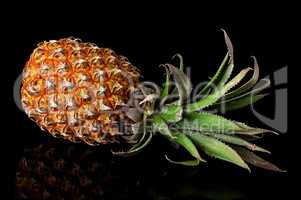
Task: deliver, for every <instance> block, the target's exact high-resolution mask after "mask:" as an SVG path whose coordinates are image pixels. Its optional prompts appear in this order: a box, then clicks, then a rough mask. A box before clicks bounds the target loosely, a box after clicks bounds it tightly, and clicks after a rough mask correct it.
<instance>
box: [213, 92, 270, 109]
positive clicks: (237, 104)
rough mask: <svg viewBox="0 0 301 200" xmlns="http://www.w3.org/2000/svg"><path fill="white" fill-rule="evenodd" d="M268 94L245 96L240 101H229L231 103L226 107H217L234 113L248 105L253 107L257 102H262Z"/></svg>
mask: <svg viewBox="0 0 301 200" xmlns="http://www.w3.org/2000/svg"><path fill="white" fill-rule="evenodd" d="M267 95H268V94H258V95H255V96H253V95H248V96H245V97H243V98H241V99H238V100H233V101H229V102H225V104H224V105H222V106H220V107H216V108H217V109H219V110H223V111H232V110H237V109H240V108H244V107H246V106H248V105H252V104H254V103H256V102H257V101H259V100H261V99H262V98H264V97H265V96H267Z"/></svg>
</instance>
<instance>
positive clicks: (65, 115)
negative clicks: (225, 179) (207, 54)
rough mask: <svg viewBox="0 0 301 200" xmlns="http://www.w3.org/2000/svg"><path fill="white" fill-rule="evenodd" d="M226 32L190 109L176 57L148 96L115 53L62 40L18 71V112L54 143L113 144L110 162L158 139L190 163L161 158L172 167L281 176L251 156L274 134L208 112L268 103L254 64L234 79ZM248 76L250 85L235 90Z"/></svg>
mask: <svg viewBox="0 0 301 200" xmlns="http://www.w3.org/2000/svg"><path fill="white" fill-rule="evenodd" d="M223 32H224V37H225V43H226V46H227V50H228V51H227V54H226V56H225V57H224V59H223V61H222V63H221V65H220V67H219V69H218V71H217V72H216V74H215V75H214V76H213V77H212V79H211V80H210V81H208V83H207V84H206V85H205V86H203V87H202V88H201V90H200V91H199V93H198V98H197V99H195V100H194V101H191V97H192V85H191V82H190V80H189V78H188V77H187V75H186V74H185V68H184V65H183V59H182V57H181V55H179V54H177V55H176V57H177V58H178V59H179V60H180V66H179V67H178V68H177V67H175V66H174V65H172V64H169V63H167V64H164V65H162V66H163V67H164V68H165V70H166V80H165V82H164V83H163V85H162V87H160V88H156V87H155V88H153V87H150V85H148V84H143V82H141V81H140V79H139V78H140V73H139V70H138V69H137V68H136V67H134V66H133V65H132V64H131V63H130V62H129V61H128V60H127V58H125V57H123V56H120V55H117V54H116V53H115V52H114V51H113V50H111V49H108V48H99V47H97V46H96V45H95V44H91V43H84V42H82V41H81V40H79V39H74V38H65V39H60V40H55V41H49V42H43V43H40V44H39V45H38V47H37V48H36V49H35V50H34V52H33V53H32V55H31V57H30V59H29V61H28V62H27V64H26V66H25V68H24V71H23V80H22V86H21V99H22V105H23V107H24V110H25V112H26V114H27V115H28V116H29V117H30V119H32V120H33V121H35V122H36V123H37V124H38V125H39V126H40V128H41V129H42V130H44V131H47V132H49V133H50V134H52V135H53V136H54V137H61V138H64V139H67V140H70V141H72V142H84V143H87V144H89V145H99V144H111V145H112V147H114V145H115V144H117V145H118V149H117V151H115V150H116V149H114V148H113V149H112V152H113V154H114V155H119V156H127V155H133V154H136V153H138V152H140V151H141V150H143V149H144V148H145V147H146V146H147V145H148V144H149V143H150V141H151V140H152V137H153V135H154V134H158V135H159V136H162V137H163V138H166V139H167V140H169V141H170V143H172V144H176V145H175V146H180V147H182V148H183V149H185V150H187V152H188V153H189V154H190V156H191V159H187V160H183V161H182V160H176V159H171V158H170V157H169V156H167V155H166V159H167V160H168V161H170V162H171V163H174V164H180V165H186V166H195V165H199V163H201V162H206V160H207V159H206V158H205V157H204V155H202V154H206V155H207V156H210V157H214V158H218V159H221V160H224V161H227V162H230V163H233V164H236V165H238V166H240V167H242V168H245V169H247V170H250V168H249V166H248V165H247V164H246V162H247V163H250V164H253V165H256V166H258V167H262V168H265V169H268V170H274V171H281V170H280V169H279V168H278V167H276V166H275V165H273V164H271V163H269V162H267V161H265V160H263V159H262V158H260V157H258V156H257V155H255V154H254V152H255V151H259V152H265V153H269V151H268V150H266V149H264V148H262V147H259V146H257V145H255V144H253V143H251V142H252V141H254V140H256V139H259V138H260V136H261V135H262V134H263V133H268V132H273V131H270V130H266V129H262V128H255V127H251V126H249V125H246V124H244V123H241V122H238V121H233V120H228V119H226V118H224V117H223V116H221V115H220V114H213V113H212V112H211V111H212V110H215V111H216V110H217V111H219V113H222V112H220V111H230V110H235V109H239V108H242V107H245V106H247V105H249V104H250V103H253V102H256V101H258V100H260V99H262V98H263V97H264V96H265V94H260V92H261V91H262V90H263V89H265V88H266V87H268V86H269V83H270V82H269V80H267V79H262V80H260V81H259V83H258V84H257V85H255V84H256V83H257V82H258V78H259V77H258V76H259V67H258V64H257V61H256V59H255V57H254V58H253V60H254V66H253V68H250V67H248V68H245V69H242V70H241V71H240V72H239V73H238V74H237V75H235V76H234V77H233V78H231V74H232V71H233V67H234V57H233V47H232V43H231V41H230V39H229V37H228V35H227V33H226V32H225V31H223ZM251 71H253V75H252V77H251V78H250V80H248V81H247V82H246V83H245V84H242V85H239V83H240V82H241V81H242V80H243V79H244V78H245V77H246V75H247V74H249V72H251ZM172 81H173V82H172ZM172 83H174V84H172ZM171 97H173V98H171ZM200 150H202V151H200Z"/></svg>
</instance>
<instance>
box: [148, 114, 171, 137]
mask: <svg viewBox="0 0 301 200" xmlns="http://www.w3.org/2000/svg"><path fill="white" fill-rule="evenodd" d="M152 122H153V130H155V131H157V132H159V133H161V134H162V135H163V136H165V137H167V138H168V139H175V136H173V135H172V133H171V131H170V130H169V127H168V125H167V123H166V122H165V121H164V119H162V118H161V117H160V116H159V115H154V116H153V117H152Z"/></svg>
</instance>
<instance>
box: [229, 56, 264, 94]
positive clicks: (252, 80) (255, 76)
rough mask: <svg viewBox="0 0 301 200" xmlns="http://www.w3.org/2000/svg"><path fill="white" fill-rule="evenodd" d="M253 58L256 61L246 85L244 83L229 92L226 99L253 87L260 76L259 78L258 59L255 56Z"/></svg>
mask: <svg viewBox="0 0 301 200" xmlns="http://www.w3.org/2000/svg"><path fill="white" fill-rule="evenodd" d="M252 59H253V62H254V67H253V75H252V77H251V78H250V79H249V81H247V82H246V83H245V84H244V85H242V86H240V87H239V88H237V89H236V90H233V91H231V92H229V93H228V94H226V95H225V98H226V99H231V98H233V97H237V96H238V95H240V94H242V93H244V92H246V91H248V90H249V89H251V88H252V87H253V86H254V85H255V84H256V83H257V81H258V78H259V66H258V63H257V60H256V58H255V57H254V56H252Z"/></svg>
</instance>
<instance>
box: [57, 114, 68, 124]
mask: <svg viewBox="0 0 301 200" xmlns="http://www.w3.org/2000/svg"><path fill="white" fill-rule="evenodd" d="M66 121H67V116H66V114H65V113H64V112H58V113H57V114H56V122H57V123H58V124H64V123H66Z"/></svg>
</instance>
